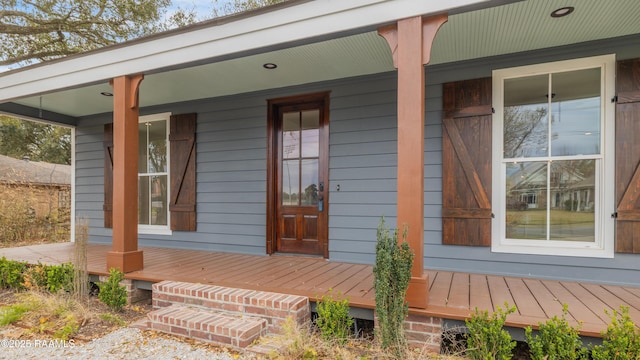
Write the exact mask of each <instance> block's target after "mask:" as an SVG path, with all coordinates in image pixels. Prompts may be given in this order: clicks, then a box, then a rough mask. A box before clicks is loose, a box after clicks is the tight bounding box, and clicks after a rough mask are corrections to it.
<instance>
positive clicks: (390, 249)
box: [373, 218, 414, 357]
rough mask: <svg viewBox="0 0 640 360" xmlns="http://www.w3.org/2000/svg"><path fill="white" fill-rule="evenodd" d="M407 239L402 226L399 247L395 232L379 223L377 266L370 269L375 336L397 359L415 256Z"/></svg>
mask: <svg viewBox="0 0 640 360" xmlns="http://www.w3.org/2000/svg"><path fill="white" fill-rule="evenodd" d="M406 237H407V228H406V227H405V229H404V232H403V236H402V244H399V242H398V231H397V230H396V231H394V232H393V236H391V235H390V234H389V229H387V228H386V226H385V224H384V218H383V219H382V220H380V224H379V225H378V231H377V238H378V243H377V244H376V264H375V266H374V268H373V275H374V279H375V282H374V287H375V292H376V315H377V316H378V325H379V331H378V332H377V334H378V335H379V336H380V343H381V346H382V347H383V348H384V349H392V350H393V352H394V355H395V356H397V357H402V356H403V355H404V352H405V351H406V348H407V340H406V338H405V335H404V320H405V318H406V317H407V315H408V314H409V307H408V305H407V303H406V300H405V298H406V294H407V288H408V287H409V281H410V280H411V267H412V265H413V256H414V254H413V251H412V250H411V248H409V244H407V242H406Z"/></svg>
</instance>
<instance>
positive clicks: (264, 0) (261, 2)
mask: <svg viewBox="0 0 640 360" xmlns="http://www.w3.org/2000/svg"><path fill="white" fill-rule="evenodd" d="M285 1H286V0H233V1H224V0H223V1H220V0H215V3H216V4H217V6H215V7H214V9H213V16H214V17H218V16H224V15H230V14H236V13H240V12H243V11H249V10H253V9H258V8H261V7H265V6H270V5H275V4H278V3H282V2H285ZM220 3H222V4H220Z"/></svg>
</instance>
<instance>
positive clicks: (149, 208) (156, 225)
mask: <svg viewBox="0 0 640 360" xmlns="http://www.w3.org/2000/svg"><path fill="white" fill-rule="evenodd" d="M170 115H171V114H170V113H163V114H155V115H147V116H141V117H140V118H139V124H138V229H139V231H141V232H148V233H157V232H162V231H169V223H170V222H169V216H170V214H169V186H168V185H169V146H168V145H169V136H168V134H169V117H170Z"/></svg>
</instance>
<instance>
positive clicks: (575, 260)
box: [424, 36, 640, 286]
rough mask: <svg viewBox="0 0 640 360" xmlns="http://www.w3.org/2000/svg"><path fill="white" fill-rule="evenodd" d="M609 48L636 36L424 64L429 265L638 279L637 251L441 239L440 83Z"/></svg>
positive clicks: (638, 50) (623, 54)
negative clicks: (606, 252) (499, 248)
mask: <svg viewBox="0 0 640 360" xmlns="http://www.w3.org/2000/svg"><path fill="white" fill-rule="evenodd" d="M611 53H615V54H616V57H617V58H618V59H628V58H635V57H640V37H638V36H634V37H625V38H621V39H617V40H613V41H604V42H603V41H600V42H595V43H590V44H578V45H572V46H566V47H562V48H555V49H546V50H543V51H535V52H529V53H525V54H516V55H509V56H500V57H495V58H486V59H479V60H475V61H466V62H464V63H459V64H450V65H441V66H432V67H427V69H426V73H427V75H426V84H427V85H426V86H427V87H426V96H427V99H426V103H427V105H426V119H425V150H424V151H425V179H424V181H425V193H424V198H425V205H424V212H425V219H424V226H425V231H424V242H425V248H424V263H425V267H427V268H431V269H440V270H450V271H468V272H480V273H490V274H491V273H493V274H501V275H514V276H532V277H540V278H550V279H566V280H579V281H587V282H606V283H614V284H626V285H636V286H639V285H640V266H639V265H638V264H639V263H640V262H639V260H640V256H639V255H629V254H615V257H614V258H613V259H601V258H583V257H570V256H541V255H521V254H504V253H492V252H491V249H490V248H488V247H464V246H446V245H442V220H441V214H442V210H441V208H442V196H441V192H442V126H441V125H442V84H443V83H446V82H451V81H458V80H466V79H476V78H481V77H490V76H491V74H492V70H494V69H500V68H508V67H514V66H522V65H529V64H536V63H543V62H551V61H559V60H565V59H573V58H580V57H588V56H595V55H602V54H611Z"/></svg>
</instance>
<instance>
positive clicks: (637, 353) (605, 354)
mask: <svg viewBox="0 0 640 360" xmlns="http://www.w3.org/2000/svg"><path fill="white" fill-rule="evenodd" d="M606 313H607V315H609V317H610V318H611V323H609V325H608V326H607V330H606V331H605V332H603V333H602V337H603V341H602V345H598V346H596V347H594V348H593V351H592V353H591V357H592V359H593V360H638V359H640V329H638V327H636V325H635V324H634V323H633V321H631V317H630V316H629V308H628V307H626V306H621V307H620V311H616V310H615V309H614V310H613V313H609V312H608V311H607V312H606Z"/></svg>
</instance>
